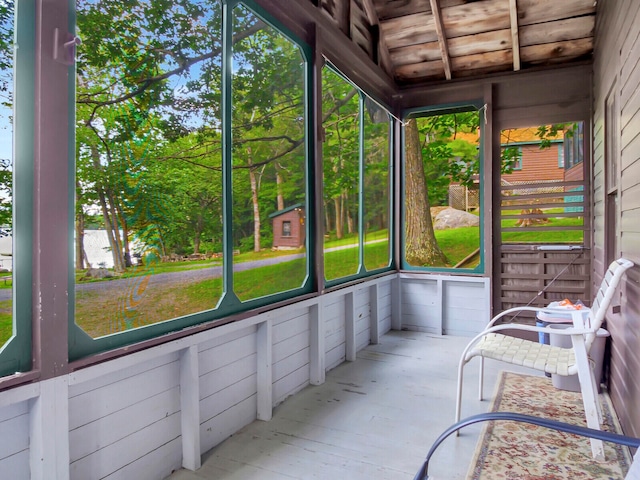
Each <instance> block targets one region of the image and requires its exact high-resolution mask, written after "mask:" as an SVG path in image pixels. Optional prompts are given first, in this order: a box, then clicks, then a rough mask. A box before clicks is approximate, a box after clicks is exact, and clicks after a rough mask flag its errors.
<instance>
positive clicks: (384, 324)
mask: <svg viewBox="0 0 640 480" xmlns="http://www.w3.org/2000/svg"><path fill="white" fill-rule="evenodd" d="M391 284H392V282H391V281H388V282H381V283H379V284H378V325H379V326H378V328H379V331H380V335H383V334H385V333H387V332H388V331H389V330H391Z"/></svg>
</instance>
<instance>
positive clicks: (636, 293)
mask: <svg viewBox="0 0 640 480" xmlns="http://www.w3.org/2000/svg"><path fill="white" fill-rule="evenodd" d="M597 18H598V23H597V25H596V44H595V63H594V105H593V109H594V139H593V149H594V168H593V174H594V182H593V194H594V197H593V198H594V230H595V232H594V233H595V234H594V245H593V267H594V272H593V273H594V275H593V279H594V289H595V288H596V285H597V284H598V283H599V282H600V281H601V279H602V275H603V273H604V271H605V269H606V262H607V260H606V256H605V255H606V253H605V245H606V243H605V240H606V238H607V237H608V236H610V235H614V233H615V232H613V231H607V229H606V227H605V196H606V191H605V190H606V188H605V173H604V172H605V145H606V142H607V141H610V140H611V139H605V131H606V130H609V128H607V126H606V125H605V101H606V98H607V95H609V92H613V95H615V96H616V97H617V110H616V111H615V112H614V115H615V117H616V120H617V124H618V128H617V129H616V130H615V132H614V134H615V135H616V136H617V142H618V149H617V151H616V153H615V159H616V160H617V161H618V172H619V176H618V192H619V193H618V195H619V205H618V211H617V213H616V215H617V216H618V232H617V233H618V235H619V237H618V238H619V244H618V249H619V251H618V252H614V255H615V256H618V255H621V256H624V257H626V258H628V259H630V260H632V261H634V262H635V263H636V265H637V266H636V267H635V268H633V269H632V270H630V271H628V272H627V275H626V278H625V279H624V280H623V283H622V286H621V289H620V297H619V301H618V298H616V299H615V302H616V303H619V304H620V306H621V313H619V314H613V313H612V314H610V315H608V318H607V328H608V330H609V331H610V333H611V339H612V342H611V344H612V353H611V376H610V390H611V397H612V400H613V403H614V405H615V408H616V410H617V411H618V412H619V413H620V416H621V420H622V424H623V428H624V430H625V432H626V433H627V434H630V435H635V436H640V409H638V408H637V406H638V405H640V378H639V377H638V374H637V372H638V371H640V337H639V336H638V335H637V332H638V331H639V328H640V302H639V301H638V299H639V298H640V2H637V1H636V0H619V1H605V2H598V16H597ZM622 412H624V413H622Z"/></svg>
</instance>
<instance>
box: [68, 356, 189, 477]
mask: <svg viewBox="0 0 640 480" xmlns="http://www.w3.org/2000/svg"><path fill="white" fill-rule="evenodd" d="M85 374H86V373H85ZM179 378H180V376H179V363H178V356H177V354H175V353H172V354H169V355H165V356H162V357H160V358H157V359H154V360H152V361H148V362H144V363H142V364H139V365H132V366H131V368H128V369H125V370H121V371H118V372H114V373H111V374H107V375H104V376H101V377H99V378H96V379H93V380H90V381H87V382H84V383H79V384H75V385H73V386H72V387H71V388H70V397H69V427H70V431H69V447H70V448H69V454H70V461H71V465H70V476H71V478H72V479H79V480H80V479H81V480H88V479H94V478H95V479H99V478H126V475H125V472H134V471H135V472H142V470H140V468H141V467H140V466H139V465H140V464H144V465H147V464H148V461H149V458H148V456H149V455H156V453H154V452H156V451H157V450H158V449H162V452H163V454H162V460H158V461H156V462H153V463H152V465H150V466H149V468H148V469H147V470H145V471H144V473H143V474H141V476H139V477H138V478H162V477H163V476H166V475H168V474H169V473H171V471H172V470H174V469H175V468H178V467H179V466H180V459H181V455H182V451H181V446H180V441H179V438H180V398H179V395H180V391H179V386H178V381H179ZM168 445H171V446H168Z"/></svg>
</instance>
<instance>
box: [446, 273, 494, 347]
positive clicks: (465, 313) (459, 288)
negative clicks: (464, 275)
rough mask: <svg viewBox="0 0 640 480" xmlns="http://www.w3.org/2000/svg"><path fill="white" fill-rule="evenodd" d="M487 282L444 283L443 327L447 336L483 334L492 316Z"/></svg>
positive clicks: (452, 281) (450, 281)
mask: <svg viewBox="0 0 640 480" xmlns="http://www.w3.org/2000/svg"><path fill="white" fill-rule="evenodd" d="M484 280H486V281H485V282H458V281H455V280H453V279H452V280H447V281H444V282H443V292H444V301H443V325H442V330H443V332H442V333H443V334H445V335H461V336H467V337H470V336H474V335H476V334H477V333H479V332H481V331H482V330H483V329H484V328H485V326H486V325H487V323H489V320H490V318H489V315H490V303H489V302H490V295H489V283H488V279H484Z"/></svg>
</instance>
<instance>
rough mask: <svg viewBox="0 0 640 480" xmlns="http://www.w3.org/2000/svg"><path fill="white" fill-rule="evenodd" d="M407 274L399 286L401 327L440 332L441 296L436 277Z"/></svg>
mask: <svg viewBox="0 0 640 480" xmlns="http://www.w3.org/2000/svg"><path fill="white" fill-rule="evenodd" d="M407 275H411V276H410V277H404V276H403V277H402V280H401V281H402V284H401V287H400V288H401V291H400V298H401V307H400V308H401V311H402V328H407V329H409V330H416V331H419V332H428V333H435V334H440V333H442V298H441V288H440V287H441V284H440V282H438V277H436V276H432V275H419V274H407Z"/></svg>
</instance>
